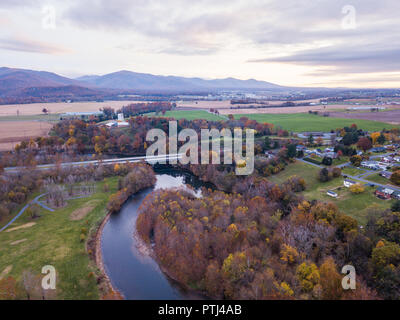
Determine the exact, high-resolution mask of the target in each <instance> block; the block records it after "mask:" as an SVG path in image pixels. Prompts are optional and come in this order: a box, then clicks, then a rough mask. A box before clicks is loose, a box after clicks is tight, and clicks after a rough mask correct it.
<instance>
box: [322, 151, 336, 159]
mask: <svg viewBox="0 0 400 320" xmlns="http://www.w3.org/2000/svg"><path fill="white" fill-rule="evenodd" d="M324 157H327V158H332V159H336V158H337V153H336V152H325V153H324Z"/></svg>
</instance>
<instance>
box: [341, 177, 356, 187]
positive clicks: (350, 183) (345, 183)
mask: <svg viewBox="0 0 400 320" xmlns="http://www.w3.org/2000/svg"><path fill="white" fill-rule="evenodd" d="M355 184H357V182H355V181H353V180H349V179H345V180H344V181H343V185H344V186H345V187H346V188H350V187H351V186H352V185H355Z"/></svg>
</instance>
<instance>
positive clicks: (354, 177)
mask: <svg viewBox="0 0 400 320" xmlns="http://www.w3.org/2000/svg"><path fill="white" fill-rule="evenodd" d="M382 156H383V155H379V156H373V157H371V158H370V159H373V158H377V157H382ZM297 160H298V161H301V162H303V163H307V164H310V165H312V166H314V167H317V168H320V169H322V168H325V167H324V166H322V165H318V164H316V163H312V162H308V161H305V160H303V159H300V158H297ZM348 165H350V162H346V163H343V164H341V165H338V166H337V167H339V168H343V167H345V166H348ZM365 170H366V169H365ZM366 171H367V172H365V173H360V174H359V175H356V176H351V175H348V174H344V173H342V176H346V177H348V178H350V179H354V180H359V181H361V182H365V183H371V184H374V185H375V186H380V187H384V188H391V189H394V190H397V191H400V187H395V186H392V185H385V184H381V183H377V182H374V181H369V180H367V179H365V178H364V177H366V176H370V175H372V174H374V173H379V172H382V171H383V170H382V171H373V170H366Z"/></svg>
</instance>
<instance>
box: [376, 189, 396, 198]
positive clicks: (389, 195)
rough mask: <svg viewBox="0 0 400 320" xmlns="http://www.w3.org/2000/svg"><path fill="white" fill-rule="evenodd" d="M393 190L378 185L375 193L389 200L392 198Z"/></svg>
mask: <svg viewBox="0 0 400 320" xmlns="http://www.w3.org/2000/svg"><path fill="white" fill-rule="evenodd" d="M394 192H395V190H393V189H391V188H388V187H378V189H376V191H375V195H376V196H377V197H378V198H381V199H385V200H389V199H391V198H392V194H393V193H394Z"/></svg>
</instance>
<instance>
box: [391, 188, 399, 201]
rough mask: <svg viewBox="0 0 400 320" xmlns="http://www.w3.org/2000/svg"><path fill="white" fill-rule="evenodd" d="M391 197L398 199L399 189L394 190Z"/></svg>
mask: <svg viewBox="0 0 400 320" xmlns="http://www.w3.org/2000/svg"><path fill="white" fill-rule="evenodd" d="M392 198H393V199H396V200H400V191H397V190H396V191H395V192H393V193H392Z"/></svg>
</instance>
